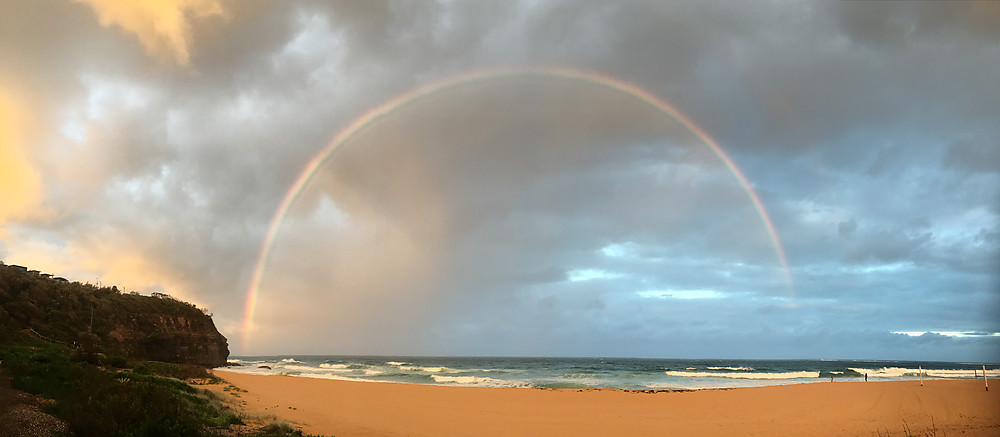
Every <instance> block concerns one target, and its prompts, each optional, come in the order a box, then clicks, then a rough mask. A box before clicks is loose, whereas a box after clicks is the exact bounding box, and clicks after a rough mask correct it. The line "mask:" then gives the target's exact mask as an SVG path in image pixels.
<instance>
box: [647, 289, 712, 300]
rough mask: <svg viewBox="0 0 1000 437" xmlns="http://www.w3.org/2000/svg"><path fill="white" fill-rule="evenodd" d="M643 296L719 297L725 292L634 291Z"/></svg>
mask: <svg viewBox="0 0 1000 437" xmlns="http://www.w3.org/2000/svg"><path fill="white" fill-rule="evenodd" d="M635 294H636V295H638V296H639V297H643V298H647V299H649V298H655V299H721V298H723V297H726V294H724V293H720V292H718V291H715V290H646V291H638V292H636V293H635Z"/></svg>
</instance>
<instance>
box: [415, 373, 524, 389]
mask: <svg viewBox="0 0 1000 437" xmlns="http://www.w3.org/2000/svg"><path fill="white" fill-rule="evenodd" d="M431 378H433V379H434V382H437V383H439V384H459V385H468V386H475V387H528V384H525V383H523V382H520V381H506V380H503V379H494V378H486V377H481V376H443V375H431Z"/></svg>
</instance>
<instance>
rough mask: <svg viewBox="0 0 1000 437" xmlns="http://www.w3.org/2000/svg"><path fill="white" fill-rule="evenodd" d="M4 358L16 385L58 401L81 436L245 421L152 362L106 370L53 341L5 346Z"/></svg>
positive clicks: (160, 432) (125, 436)
mask: <svg viewBox="0 0 1000 437" xmlns="http://www.w3.org/2000/svg"><path fill="white" fill-rule="evenodd" d="M0 359H2V360H3V363H4V370H5V371H6V372H7V373H8V374H9V375H10V376H12V377H13V379H12V382H13V385H14V387H15V388H18V389H21V390H24V391H27V392H29V393H34V394H40V395H42V396H45V397H47V398H51V399H54V400H55V401H56V402H55V403H54V404H53V405H50V406H48V407H46V412H48V413H50V414H52V415H54V416H56V417H59V418H61V419H63V420H65V421H66V422H67V423H68V424H69V426H70V429H71V430H72V432H73V433H74V434H75V435H77V436H84V437H85V436H122V437H132V436H136V437H138V436H199V435H211V434H212V432H211V428H212V427H226V426H228V425H231V424H236V423H242V421H241V420H240V418H239V417H238V416H237V415H236V414H235V413H234V412H233V411H232V410H231V409H229V408H227V407H224V406H222V405H221V404H220V403H218V402H217V401H214V400H213V399H212V398H211V397H210V396H208V395H205V394H203V393H202V392H201V391H200V390H198V389H196V388H194V387H192V386H190V385H188V384H185V383H184V382H181V381H178V380H176V379H169V378H161V377H158V376H154V375H152V373H153V372H152V371H151V370H150V367H149V366H148V365H147V363H143V364H139V365H138V366H136V368H135V369H134V370H133V371H121V372H112V371H106V370H102V369H100V368H98V367H96V366H92V365H88V364H87V363H86V362H84V361H79V360H75V359H73V358H72V356H71V355H70V354H69V352H68V351H66V350H65V349H63V348H61V347H58V346H53V345H43V346H30V347H16V346H14V347H12V346H4V347H3V348H2V349H0ZM161 364H163V363H161ZM154 366H155V365H154Z"/></svg>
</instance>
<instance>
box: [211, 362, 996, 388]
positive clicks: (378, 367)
mask: <svg viewBox="0 0 1000 437" xmlns="http://www.w3.org/2000/svg"><path fill="white" fill-rule="evenodd" d="M229 363H230V367H226V368H225V370H227V371H231V372H238V373H248V374H257V375H292V376H300V377H310V378H326V379H339V380H346V381H369V382H395V383H410V384H432V385H448V386H472V387H534V388H619V389H632V390H694V389H703V388H734V387H759V386H767V385H781V384H801V383H808V382H822V381H830V380H831V379H833V380H834V381H864V379H865V374H867V375H868V380H869V381H898V380H916V379H919V378H920V374H919V370H918V369H920V368H922V369H923V378H924V379H927V380H932V379H973V378H979V379H982V378H983V371H982V367H983V364H981V363H951V362H921V361H863V360H720V359H698V360H693V359H646V358H512V357H492V358H491V357H384V356H319V355H305V356H298V355H296V356H287V355H284V356H244V357H232V358H230V359H229ZM986 369H987V377H988V378H990V379H997V378H1000V364H996V363H993V364H987V365H986ZM997 384H998V385H1000V381H998V382H997Z"/></svg>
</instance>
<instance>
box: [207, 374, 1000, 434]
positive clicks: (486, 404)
mask: <svg viewBox="0 0 1000 437" xmlns="http://www.w3.org/2000/svg"><path fill="white" fill-rule="evenodd" d="M216 374H217V375H218V376H219V377H221V378H223V379H225V380H227V381H229V382H230V383H232V384H233V385H236V386H238V387H240V388H241V389H243V390H246V392H244V393H239V395H240V398H239V399H240V400H241V401H244V402H245V404H244V405H243V408H244V410H245V411H246V412H247V413H249V414H257V415H275V416H277V417H280V418H282V419H284V420H286V421H288V422H290V423H293V424H296V425H298V426H301V427H302V429H303V431H305V432H306V433H311V434H322V435H336V436H338V437H351V436H403V435H407V436H499V435H505V436H507V435H509V436H563V435H565V436H609V435H635V436H637V435H698V436H716V435H717V436H734V435H741V436H774V435H789V436H791V435H795V436H878V435H881V436H886V435H890V436H905V435H907V434H909V435H919V436H924V435H928V436H933V435H937V436H942V435H949V436H958V435H962V436H1000V380H998V381H997V382H996V383H995V386H994V387H993V391H986V390H985V389H984V387H983V381H982V380H951V381H946V380H930V381H924V385H923V386H921V385H920V383H919V382H917V381H891V382H868V383H865V382H833V383H828V382H819V383H809V384H796V385H786V386H773V387H756V388H739V389H728V390H696V391H689V392H654V393H644V392H634V391H623V390H613V389H606V390H605V389H600V390H597V389H591V390H575V389H558V390H554V389H523V388H480V387H444V386H430V385H414V384H395V383H373V382H353V381H336V380H326V379H313V378H303V377H291V376H260V375H245V374H239V373H232V372H226V371H217V372H216ZM213 390H216V391H219V392H220V393H221V392H222V386H216V387H214V388H213ZM904 427H905V429H908V430H909V432H908V433H907V432H904Z"/></svg>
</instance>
